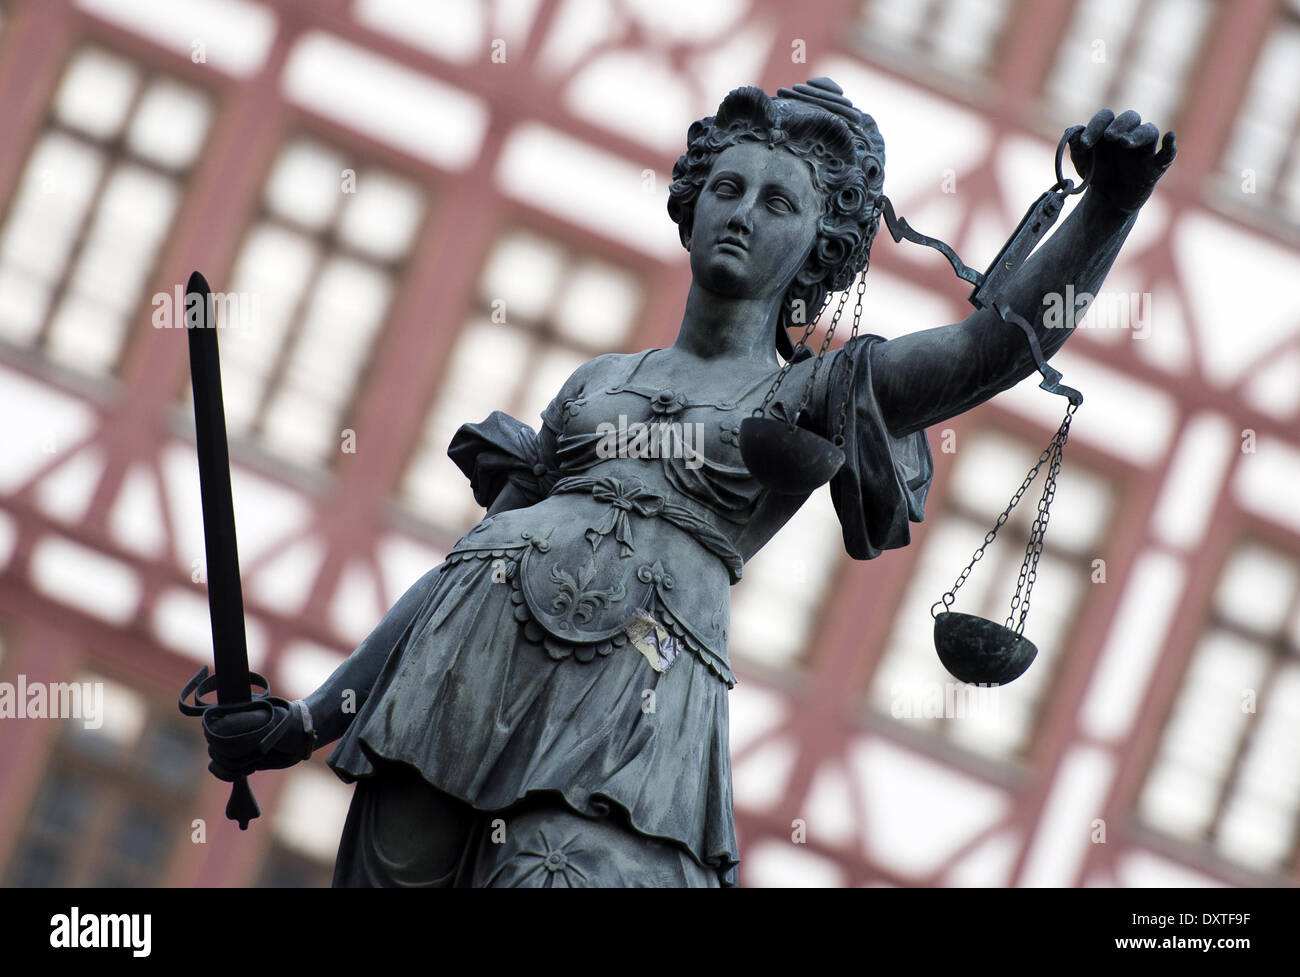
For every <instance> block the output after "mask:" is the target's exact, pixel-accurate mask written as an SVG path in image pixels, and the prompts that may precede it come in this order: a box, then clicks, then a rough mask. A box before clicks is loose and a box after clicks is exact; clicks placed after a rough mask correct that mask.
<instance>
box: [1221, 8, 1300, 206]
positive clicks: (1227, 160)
mask: <svg viewBox="0 0 1300 977" xmlns="http://www.w3.org/2000/svg"><path fill="white" fill-rule="evenodd" d="M1297 132H1300V2H1298V0H1292V2H1291V3H1290V5H1289V10H1288V11H1287V13H1286V14H1285V15H1284V17H1283V18H1282V20H1281V22H1280V23H1278V24H1277V26H1276V27H1274V28H1273V31H1272V33H1271V34H1270V35H1269V38H1268V40H1267V41H1266V42H1265V44H1264V48H1263V50H1262V51H1261V52H1260V56H1259V60H1258V61H1257V62H1256V63H1255V68H1254V72H1253V73H1252V75H1251V79H1250V86H1249V87H1248V88H1247V90H1246V94H1245V97H1244V99H1243V100H1242V104H1241V107H1240V108H1239V109H1238V111H1237V118H1236V124H1235V125H1234V126H1233V130H1232V136H1231V138H1230V139H1229V141H1228V148H1227V150H1226V151H1225V152H1224V154H1223V161H1222V167H1223V174H1224V183H1223V187H1224V191H1225V193H1226V194H1229V195H1231V197H1232V198H1233V199H1237V198H1244V199H1245V201H1246V202H1247V203H1250V204H1253V205H1254V206H1256V207H1258V208H1259V209H1260V210H1261V211H1263V212H1265V213H1275V214H1282V215H1285V217H1286V218H1288V219H1289V220H1290V221H1291V222H1292V223H1300V151H1297V146H1298V145H1300V143H1298V142H1297Z"/></svg>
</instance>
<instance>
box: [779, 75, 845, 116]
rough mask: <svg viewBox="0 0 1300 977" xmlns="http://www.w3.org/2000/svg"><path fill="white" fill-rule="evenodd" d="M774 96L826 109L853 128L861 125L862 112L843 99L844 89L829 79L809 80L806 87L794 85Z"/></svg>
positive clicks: (782, 89) (780, 90)
mask: <svg viewBox="0 0 1300 977" xmlns="http://www.w3.org/2000/svg"><path fill="white" fill-rule="evenodd" d="M776 94H777V97H778V98H788V99H793V100H795V101H799V102H807V103H808V104H810V105H816V106H817V107H818V108H823V109H826V110H827V111H828V112H834V113H835V114H836V115H839V116H842V117H843V118H845V119H848V120H849V121H850V122H851V123H853V125H854V126H855V127H861V125H862V111H861V110H860V109H857V108H855V107H854V105H853V103H852V102H851V101H850V100H849V99H848V98H846V97H845V95H844V89H842V88H841V87H840V86H839V85H837V84H835V82H833V81H831V80H830V79H829V78H809V79H808V83H807V84H806V85H795V86H794V88H778V89H777V90H776Z"/></svg>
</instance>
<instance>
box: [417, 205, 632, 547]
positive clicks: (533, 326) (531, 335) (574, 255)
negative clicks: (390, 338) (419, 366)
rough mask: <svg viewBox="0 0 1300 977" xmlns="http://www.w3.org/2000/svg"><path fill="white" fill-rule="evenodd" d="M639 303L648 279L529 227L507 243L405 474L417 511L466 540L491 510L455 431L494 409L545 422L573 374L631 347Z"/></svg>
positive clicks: (493, 258)
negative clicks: (453, 447)
mask: <svg viewBox="0 0 1300 977" xmlns="http://www.w3.org/2000/svg"><path fill="white" fill-rule="evenodd" d="M640 305H641V286H640V283H639V282H638V280H637V278H636V276H634V275H633V274H631V273H630V272H628V271H626V270H624V269H622V268H619V267H617V266H615V265H612V264H610V263H609V262H607V261H603V260H601V259H598V258H595V257H592V256H590V255H586V254H580V253H578V252H575V251H573V250H571V249H568V248H565V247H563V246H562V245H560V244H559V243H558V242H556V241H554V240H552V239H551V238H548V237H543V236H541V235H539V234H535V233H533V232H530V231H523V230H517V231H512V232H510V233H508V234H506V235H505V236H504V237H503V238H501V240H500V241H498V242H497V244H496V246H495V247H494V248H493V250H492V252H491V254H490V255H489V256H488V259H487V262H486V263H485V265H484V267H483V272H482V275H481V277H480V279H479V288H478V303H477V308H476V309H475V310H474V312H473V314H472V315H471V317H470V320H469V321H468V322H467V323H466V324H465V326H464V328H462V329H461V332H460V335H459V336H458V338H457V340H456V345H455V348H454V349H453V350H452V351H451V354H450V357H449V360H448V363H447V368H446V372H445V374H444V379H443V382H442V386H441V388H440V390H439V392H438V397H437V400H436V402H435V403H434V405H433V408H432V410H430V412H429V416H428V420H427V421H426V424H425V430H424V435H423V438H422V440H421V443H420V445H419V447H418V448H417V450H416V452H415V455H414V457H413V459H412V461H411V463H410V466H409V467H408V469H407V472H406V477H405V480H404V482H403V485H402V492H403V494H404V496H405V498H406V500H407V502H408V503H409V504H410V505H411V506H412V508H414V509H415V510H416V511H417V512H418V513H419V514H421V515H423V516H425V517H426V518H428V519H429V520H430V521H431V522H434V523H435V524H437V525H439V526H441V527H443V528H445V529H447V530H448V531H449V532H454V533H456V534H458V535H459V534H460V533H463V532H465V530H467V529H468V528H469V527H470V526H472V525H473V524H474V523H475V522H477V521H478V519H480V518H481V517H482V512H483V510H482V509H480V508H479V507H478V505H477V504H476V503H475V502H474V498H473V496H472V495H471V494H470V488H469V483H468V482H466V480H465V476H464V475H463V474H461V471H460V469H458V468H457V467H456V466H455V464H453V463H452V461H451V459H450V458H448V457H447V445H448V444H450V442H451V439H452V436H453V435H454V434H455V433H456V429H457V428H459V427H460V426H461V425H462V424H464V423H466V422H476V421H481V420H483V419H484V418H485V417H487V416H488V415H489V414H491V413H492V411H494V410H501V411H505V412H506V413H507V414H510V415H511V416H513V417H516V418H518V419H519V420H521V421H523V422H524V423H526V424H529V425H531V426H533V427H537V426H539V424H540V421H539V418H540V416H541V412H542V410H543V409H544V408H545V407H546V405H547V404H549V403H550V402H551V400H552V399H553V398H554V397H555V395H556V394H557V393H559V390H560V387H561V386H563V384H564V381H565V380H567V379H568V378H569V376H570V375H571V374H572V373H573V371H574V370H576V369H577V368H578V367H579V366H581V365H582V364H583V363H584V362H586V361H587V360H590V359H592V358H593V357H595V356H599V355H600V354H602V353H610V352H617V351H618V350H620V349H621V348H622V347H623V345H624V344H625V343H626V342H627V340H628V337H629V336H630V335H631V332H632V327H633V325H634V323H635V321H636V317H637V315H638V313H639V311H640Z"/></svg>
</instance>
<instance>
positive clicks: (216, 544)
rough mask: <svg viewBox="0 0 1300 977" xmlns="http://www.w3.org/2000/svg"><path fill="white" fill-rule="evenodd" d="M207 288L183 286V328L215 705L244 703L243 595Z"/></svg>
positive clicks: (193, 281) (199, 281) (197, 283)
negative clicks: (191, 392) (200, 500)
mask: <svg viewBox="0 0 1300 977" xmlns="http://www.w3.org/2000/svg"><path fill="white" fill-rule="evenodd" d="M210 296H211V290H210V289H209V288H208V283H207V281H206V279H204V277H203V276H202V275H200V274H199V273H198V272H197V271H196V272H194V274H192V275H190V280H189V284H188V285H187V286H186V288H185V324H186V326H187V327H188V328H187V329H186V332H187V334H188V336H189V346H190V377H191V382H192V384H193V389H194V434H195V439H196V441H197V442H198V455H199V487H200V493H201V495H202V498H203V544H204V549H205V550H206V552H207V560H208V613H209V615H210V617H211V619H212V653H213V658H214V660H215V664H216V682H217V701H218V702H219V703H220V704H221V705H223V706H225V705H233V704H235V703H240V702H248V701H249V700H250V699H251V698H252V690H251V688H250V687H249V682H248V645H247V641H246V638H245V634H244V592H243V588H242V586H241V585H240V581H239V546H238V544H237V543H236V539H235V506H234V501H233V499H232V498H231V493H230V451H229V448H228V446H227V443H226V414H225V405H224V403H223V401H222V398H221V363H220V360H219V358H218V349H217V330H216V328H215V327H216V323H215V322H213V321H212V309H211V301H210Z"/></svg>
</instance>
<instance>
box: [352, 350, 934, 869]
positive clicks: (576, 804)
mask: <svg viewBox="0 0 1300 977" xmlns="http://www.w3.org/2000/svg"><path fill="white" fill-rule="evenodd" d="M877 341H879V337H876V336H865V337H861V338H860V339H858V340H855V341H853V342H852V343H850V345H849V346H848V347H846V350H847V352H841V353H838V354H837V355H835V356H833V357H828V359H827V361H826V364H825V366H823V370H824V371H825V372H824V374H823V376H822V378H821V381H820V382H819V383H818V385H817V386H816V387H815V391H816V396H815V397H814V399H813V401H814V402H813V403H812V405H811V407H812V418H813V422H814V423H816V424H818V425H820V426H821V427H822V428H823V429H825V428H827V427H829V426H830V424H833V423H836V422H837V420H838V418H839V417H840V416H841V414H843V416H844V418H845V421H844V423H845V427H844V436H845V443H846V454H847V456H848V460H847V461H846V464H845V466H844V467H843V468H842V469H841V471H840V472H839V473H838V474H837V475H836V476H835V478H834V479H833V480H832V482H831V485H830V490H831V494H832V498H833V501H834V503H835V507H836V511H837V513H838V515H839V518H840V522H841V525H842V527H843V535H844V542H845V547H846V550H847V551H848V552H849V553H850V555H852V556H853V557H855V558H857V559H870V558H873V557H875V556H876V555H878V554H879V553H880V552H881V550H883V549H887V548H893V547H898V546H903V545H906V543H907V542H908V538H909V528H908V523H909V521H920V520H921V519H922V518H923V515H924V508H923V507H924V502H925V495H926V492H927V490H928V487H929V483H930V478H931V474H932V472H933V466H932V459H931V455H930V449H929V445H928V443H927V441H926V439H925V436H924V432H916V433H914V434H911V435H908V436H907V437H904V438H895V437H893V436H892V435H891V434H890V433H889V432H888V430H887V429H886V427H885V424H884V421H883V419H882V417H881V413H880V408H879V405H878V403H877V402H876V398H875V394H874V391H873V388H872V381H871V355H870V354H871V349H872V347H873V345H874V344H875V343H876V342H877ZM656 352H658V351H657V350H646V351H644V352H642V353H637V354H610V355H607V356H601V357H598V358H596V359H595V360H592V361H590V362H589V363H587V364H584V365H583V366H582V367H580V368H579V369H578V370H577V371H576V372H575V373H574V375H573V376H572V377H571V378H570V379H569V381H568V382H566V383H565V385H564V387H563V388H562V389H561V390H560V392H559V394H558V395H557V396H556V398H555V399H554V400H553V401H552V402H551V404H550V405H549V406H548V407H547V409H546V410H545V411H544V412H543V415H542V422H543V426H542V429H541V431H540V432H534V431H533V430H532V429H531V428H529V427H527V426H526V425H523V424H521V423H520V422H518V421H516V420H515V419H513V418H510V417H509V416H507V415H505V414H503V413H501V412H495V413H493V414H492V415H491V416H490V417H488V418H487V419H486V420H485V421H483V422H482V423H480V424H467V425H465V426H463V427H462V428H461V429H460V431H459V432H458V433H457V435H456V437H455V438H454V439H453V441H452V444H451V446H450V448H449V454H450V455H451V457H452V458H453V460H454V461H455V462H456V463H457V464H458V465H459V466H460V467H461V469H462V470H463V471H465V473H466V474H467V475H468V476H469V478H470V481H471V485H472V487H473V490H474V494H475V498H476V499H477V500H478V501H479V503H480V504H483V505H485V506H488V505H490V504H491V503H492V502H493V500H494V499H496V497H497V496H498V494H499V493H500V492H501V491H502V489H503V488H504V487H505V486H506V485H507V484H510V485H513V486H514V487H515V489H516V490H517V491H518V492H519V493H520V494H521V496H522V498H524V499H525V500H526V501H527V503H529V504H526V505H524V506H522V507H519V508H512V509H505V510H503V511H500V512H495V513H494V514H492V515H490V516H487V517H486V518H484V519H483V521H482V522H480V523H479V524H478V525H477V526H475V527H474V528H473V529H472V530H470V531H469V532H468V533H466V534H465V536H464V537H463V538H462V539H460V540H459V541H458V542H457V543H456V544H455V546H453V547H452V549H451V551H450V553H449V554H448V556H447V558H446V560H445V561H444V562H443V563H442V564H441V565H439V566H438V567H436V568H435V569H434V570H431V571H430V572H429V573H428V574H427V575H426V576H425V577H424V578H423V579H422V580H421V581H420V582H419V583H418V584H416V586H415V587H413V588H412V589H411V592H409V593H408V594H407V596H406V597H404V598H403V599H402V601H401V602H399V604H398V605H397V606H395V607H394V609H393V610H392V611H390V613H389V615H388V616H387V617H386V618H385V620H384V622H382V623H381V625H380V627H379V628H377V629H376V632H375V633H374V634H373V635H372V636H371V638H370V639H367V640H368V641H376V642H381V643H383V645H384V646H385V648H386V655H387V657H386V663H385V665H384V667H383V670H382V672H381V673H380V675H379V676H378V678H377V679H376V680H375V682H374V684H373V686H372V687H371V688H370V689H369V690H367V694H366V695H365V698H364V702H363V703H362V705H361V707H360V709H359V710H358V712H357V715H356V716H355V718H354V719H353V721H352V722H351V724H350V725H349V727H348V729H347V732H346V733H345V734H344V736H343V737H342V739H341V740H340V741H339V743H338V746H337V747H336V748H335V750H334V752H333V754H332V755H331V757H330V759H329V763H330V766H331V767H332V768H333V770H334V771H335V772H336V773H337V774H338V775H339V776H340V777H341V778H342V779H343V780H345V781H347V782H352V781H356V780H361V779H363V778H367V777H374V776H376V775H380V774H382V772H383V770H384V769H385V761H391V762H396V763H401V764H406V765H409V767H411V768H414V769H415V770H418V771H419V773H420V776H421V777H423V779H424V781H425V782H427V783H428V784H431V785H433V786H434V787H436V788H438V789H439V790H440V791H443V792H445V793H446V794H449V795H451V796H452V797H454V798H458V799H459V800H460V801H463V802H465V803H466V804H468V805H471V806H472V807H473V808H474V809H476V810H478V811H483V812H493V811H503V810H506V809H508V808H510V807H511V806H512V805H516V804H517V803H518V802H520V801H521V800H523V799H525V798H529V797H536V796H541V795H545V796H548V797H552V798H557V799H561V800H562V802H563V806H564V807H566V808H568V809H571V810H572V812H575V813H576V814H577V815H582V816H586V817H590V818H608V817H610V816H611V815H613V816H616V817H617V818H618V819H619V821H620V823H623V824H625V825H626V826H627V827H628V828H630V829H631V830H632V831H634V832H635V833H636V834H637V835H640V836H644V837H645V838H648V839H658V840H659V841H660V842H667V843H669V844H670V845H672V846H676V848H675V850H684V852H685V853H687V854H688V855H689V857H690V859H691V860H692V861H693V862H694V863H696V864H698V865H699V866H703V867H704V868H705V869H707V870H708V872H711V873H716V875H717V879H718V881H719V882H720V883H721V884H723V885H734V884H735V882H736V866H737V864H738V862H739V849H738V845H737V842H736V833H735V823H734V815H733V809H732V781H731V763H730V754H729V747H728V711H727V692H728V691H729V689H730V688H731V687H733V686H734V685H735V684H736V678H735V675H734V674H733V672H732V668H731V662H730V659H729V655H728V634H729V596H730V595H729V588H730V587H731V585H733V584H735V583H736V582H737V581H738V580H739V579H740V577H741V573H742V568H743V564H744V562H745V560H747V559H749V558H750V557H751V556H752V555H753V554H754V553H755V552H757V550H758V549H759V548H760V547H761V546H762V545H763V544H764V543H765V542H766V541H767V540H768V539H770V538H771V536H772V535H773V534H775V532H776V531H777V530H778V529H779V528H780V527H781V525H783V524H784V522H785V521H786V520H788V519H789V517H790V516H791V515H792V514H793V513H794V512H795V511H796V510H797V509H798V507H799V505H801V504H802V503H803V502H804V501H805V499H806V497H790V496H782V495H778V494H776V493H773V492H771V491H769V490H767V489H766V488H764V487H763V486H762V485H760V484H759V483H758V482H757V481H756V480H755V479H754V478H753V477H752V476H751V475H750V474H749V472H748V470H747V469H746V468H745V466H744V464H743V463H742V461H741V458H740V451H739V437H738V435H739V425H740V422H741V421H742V420H743V419H744V418H745V417H747V416H749V415H750V414H751V413H752V411H753V410H754V409H755V408H756V407H758V406H759V405H760V404H761V403H762V401H763V397H764V395H765V393H766V392H767V389H768V387H769V385H770V383H771V379H772V377H767V378H764V379H762V380H760V381H758V382H757V383H752V384H747V385H745V384H741V385H738V386H740V387H741V389H728V388H727V385H726V383H725V382H722V381H724V380H725V377H723V378H721V379H720V382H719V383H717V384H716V386H715V389H713V390H710V391H708V392H707V393H704V394H701V393H699V392H697V391H693V390H692V391H686V390H674V389H672V388H669V387H664V386H657V385H649V384H646V383H643V382H641V381H640V380H639V379H638V373H639V371H641V368H642V365H643V364H644V363H645V362H646V360H647V358H648V357H653V356H654V355H655V353H656ZM774 373H775V371H774ZM773 375H774V374H773ZM782 394H786V391H785V390H784V387H783V389H782V391H781V392H780V394H779V395H778V396H780V395H782ZM790 399H791V400H793V399H794V398H793V397H792V396H791V397H790ZM772 406H773V409H774V410H775V411H776V412H777V413H778V414H779V413H780V412H781V411H782V410H783V409H784V408H783V407H782V405H781V403H780V401H779V400H778V401H777V402H776V403H774V404H773V405H772ZM841 408H844V409H843V410H841ZM826 418H830V419H832V420H831V422H829V423H828V422H827V421H826ZM638 425H644V426H638ZM354 843H357V842H356V839H355V838H353V839H352V840H351V841H349V836H347V835H345V844H354ZM656 843H658V842H656ZM341 857H342V856H341Z"/></svg>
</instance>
